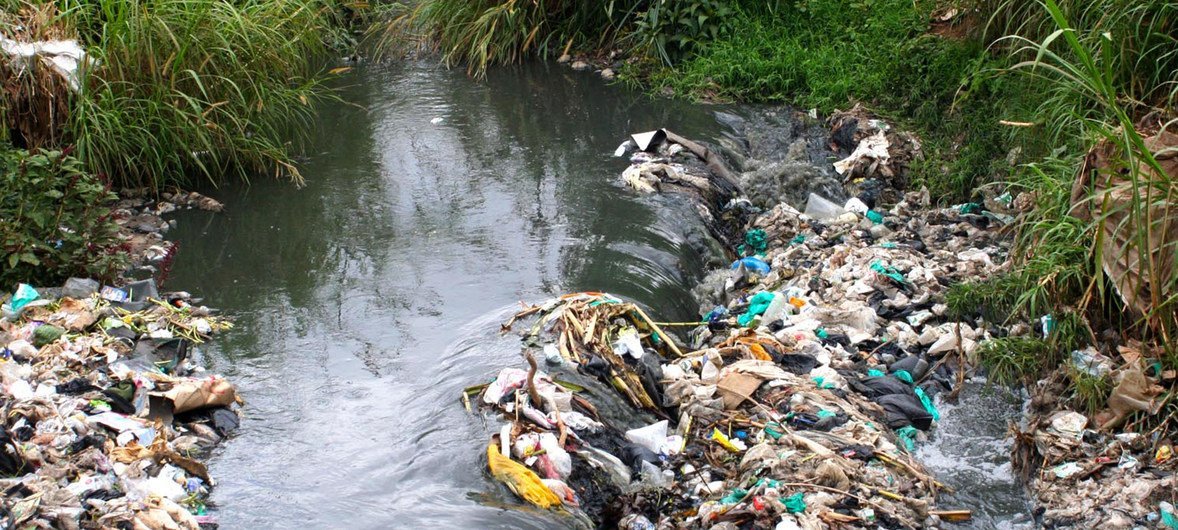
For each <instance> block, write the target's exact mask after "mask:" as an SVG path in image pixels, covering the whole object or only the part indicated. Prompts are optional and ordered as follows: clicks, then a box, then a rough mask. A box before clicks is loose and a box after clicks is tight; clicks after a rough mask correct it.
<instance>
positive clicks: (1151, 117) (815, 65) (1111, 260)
mask: <svg viewBox="0 0 1178 530" xmlns="http://www.w3.org/2000/svg"><path fill="white" fill-rule="evenodd" d="M525 4H528V5H525ZM614 8H615V6H614V3H612V2H611V3H609V4H607V5H604V6H603V5H600V4H594V3H590V2H561V3H555V2H531V3H524V2H517V1H514V0H502V1H496V0H481V1H479V2H456V1H453V0H432V1H425V2H422V3H421V5H420V7H419V8H418V9H417V10H416V11H415V12H414V14H413V15H410V16H408V17H405V18H404V19H402V22H403V23H404V24H405V25H404V26H402V27H411V28H416V29H417V30H418V34H420V35H425V36H429V37H432V38H433V42H435V43H437V45H438V46H439V47H440V48H441V50H442V51H443V53H444V54H445V57H446V59H447V60H448V61H451V62H463V61H465V62H467V64H468V65H470V68H471V70H472V71H473V72H475V73H480V72H482V71H484V70H485V68H486V67H487V65H489V64H494V63H503V62H512V61H517V60H520V59H521V58H523V57H525V56H527V55H529V54H537V55H547V56H553V55H556V54H558V53H563V52H565V51H567V50H568V49H569V48H570V47H575V48H576V49H578V50H595V51H591V52H590V54H591V55H596V56H597V57H599V58H601V57H604V56H605V53H606V52H607V51H611V50H619V49H620V50H621V51H622V52H623V55H625V56H628V59H627V60H626V65H625V66H624V68H623V70H622V73H623V78H624V79H625V80H626V81H627V82H628V83H631V84H633V85H637V86H641V87H643V88H646V89H648V90H651V91H652V92H658V93H667V92H671V93H673V94H675V95H676V96H678V97H688V98H693V99H700V100H713V101H716V100H720V101H723V100H729V101H746V102H783V103H789V104H792V105H795V106H801V107H807V108H809V107H813V108H817V109H819V110H821V111H827V112H829V111H832V110H834V109H836V108H848V107H850V106H851V105H853V104H854V103H856V102H860V103H863V104H865V105H867V106H868V107H869V108H871V109H872V110H873V111H874V112H876V113H879V114H881V115H883V116H885V117H888V118H890V119H892V120H894V121H896V122H898V123H899V124H900V126H901V127H902V128H905V129H908V130H911V131H913V132H915V133H917V135H918V136H919V137H920V139H921V142H922V146H923V154H924V158H923V159H920V160H917V161H916V162H915V163H914V166H913V168H912V169H913V174H912V175H910V181H911V182H912V184H913V185H922V184H923V185H926V186H928V187H929V188H930V190H931V191H932V193H933V195H934V196H936V197H940V198H941V200H942V201H945V202H946V203H953V202H963V201H965V200H969V199H975V198H976V196H977V192H978V190H979V189H980V188H981V187H984V186H996V187H999V188H1002V189H1005V191H1009V192H1011V193H1012V195H1019V194H1022V195H1023V197H1024V201H1023V202H1024V203H1029V205H1030V207H1029V208H1025V209H1023V213H1022V214H1021V215H1020V216H1019V217H1018V219H1017V220H1016V226H1015V234H1016V239H1015V245H1014V249H1013V255H1014V260H1015V265H1016V266H1015V267H1014V268H1012V269H1011V271H1010V272H1008V273H1006V274H1003V275H1001V276H999V277H997V278H992V279H989V280H986V281H981V282H974V283H968V284H964V285H958V286H955V287H954V288H953V289H952V290H951V291H950V292H949V293H948V296H947V299H946V302H947V304H948V306H949V308H950V311H951V312H953V313H954V314H957V315H958V316H967V315H981V316H984V317H986V318H987V319H988V320H991V321H997V322H1007V323H1014V322H1019V321H1021V322H1028V323H1035V322H1038V320H1039V318H1040V317H1042V316H1044V315H1051V316H1052V317H1053V318H1054V320H1055V329H1054V331H1052V333H1050V334H1049V335H1048V337H1047V339H1046V340H1040V339H1034V338H1027V337H1021V338H1019V337H1008V338H1001V339H998V340H995V341H993V342H990V343H988V344H985V345H983V346H982V348H981V352H980V361H981V362H982V364H984V365H985V366H987V367H988V368H989V370H990V372H991V374H992V375H993V376H994V379H995V380H996V381H1000V382H1008V383H1009V382H1015V381H1025V380H1029V379H1032V378H1034V377H1037V376H1039V375H1041V374H1043V373H1044V372H1046V371H1049V370H1052V369H1054V368H1056V367H1057V366H1059V365H1060V364H1061V363H1062V362H1064V361H1065V360H1066V359H1068V358H1069V355H1070V352H1071V351H1072V350H1075V349H1077V348H1082V347H1084V346H1087V345H1090V344H1094V343H1096V342H1097V340H1096V338H1097V337H1098V336H1105V335H1107V334H1108V333H1109V332H1113V333H1118V334H1120V335H1122V337H1124V338H1135V339H1142V340H1144V341H1146V343H1152V344H1161V345H1165V346H1166V348H1167V351H1166V353H1165V354H1164V359H1163V364H1164V365H1165V366H1166V367H1168V368H1175V367H1178V348H1176V347H1175V344H1178V341H1176V340H1175V339H1176V337H1175V333H1178V311H1175V306H1176V305H1178V294H1176V293H1178V266H1176V265H1175V263H1176V262H1178V238H1175V237H1174V236H1173V234H1172V233H1170V231H1178V207H1175V206H1172V205H1174V203H1175V198H1176V196H1175V193H1176V191H1178V190H1176V189H1175V188H1176V186H1175V183H1174V176H1175V175H1174V173H1173V171H1171V173H1167V172H1166V171H1165V169H1166V167H1165V166H1164V165H1163V164H1164V163H1165V164H1168V163H1169V162H1165V161H1167V160H1170V159H1172V157H1173V156H1174V155H1173V152H1172V149H1173V145H1171V151H1170V152H1168V153H1166V154H1160V153H1159V152H1157V151H1158V149H1159V147H1158V146H1152V147H1151V145H1150V144H1149V138H1150V137H1151V136H1152V135H1153V134H1155V133H1156V132H1157V131H1158V130H1159V129H1162V130H1165V129H1167V128H1169V129H1173V125H1174V122H1173V120H1174V119H1175V118H1176V115H1175V113H1174V100H1175V96H1176V95H1178V78H1176V77H1175V76H1176V72H1178V27H1176V24H1178V2H1174V1H1172V0H1170V1H1167V0H1143V1H1139V2H1124V1H1121V0H1095V1H1080V0H1042V1H1040V0H972V1H969V0H967V1H965V2H956V3H951V2H945V1H938V0H915V1H913V0H855V1H850V2H824V1H818V0H782V1H774V2H752V1H747V0H745V1H741V0H732V1H719V0H684V1H676V2H670V1H665V0H649V1H643V2H637V3H635V4H633V7H632V8H631V10H630V11H626V12H620V11H618V10H616V9H614ZM610 57H611V58H612V55H611V56H610ZM1094 148H1095V150H1094ZM1097 155H1098V156H1097ZM1094 157H1095V158H1094ZM1086 163H1087V164H1088V165H1085V164H1086ZM1082 168H1083V169H1084V171H1083V172H1082V171H1081V169H1082ZM1078 178H1084V179H1087V180H1083V181H1082V183H1087V184H1088V187H1087V188H1085V187H1084V186H1082V185H1081V186H1080V187H1075V186H1074V184H1075V183H1076V182H1077V179H1078ZM1109 187H1112V188H1114V190H1113V191H1112V192H1107V193H1106V192H1105V189H1107V188H1109ZM1138 256H1140V259H1138V258H1137V257H1138ZM1126 270H1129V271H1131V274H1128V275H1126V274H1124V272H1125V271H1126ZM1069 378H1070V381H1071V385H1072V391H1073V397H1074V399H1075V400H1076V403H1077V404H1078V405H1079V406H1081V407H1082V408H1084V407H1086V408H1088V409H1092V407H1095V406H1097V405H1099V404H1102V403H1103V400H1104V399H1105V397H1106V396H1107V393H1108V390H1109V387H1110V385H1109V381H1107V380H1100V379H1097V378H1093V377H1091V376H1087V375H1084V374H1077V373H1070V374H1069Z"/></svg>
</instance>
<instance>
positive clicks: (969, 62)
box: [628, 0, 1032, 202]
mask: <svg viewBox="0 0 1178 530" xmlns="http://www.w3.org/2000/svg"><path fill="white" fill-rule="evenodd" d="M934 8H935V3H934V2H929V1H918V2H915V3H914V2H912V1H911V0H878V1H874V2H796V3H791V4H785V5H780V6H779V8H778V9H776V10H773V11H766V10H755V9H744V10H741V11H740V12H739V14H738V15H737V17H736V18H737V21H736V22H734V23H733V25H734V26H735V27H738V28H740V29H739V31H732V32H729V33H727V34H725V36H724V37H722V38H719V39H716V40H714V41H712V42H710V43H705V44H702V45H700V46H698V47H697V53H696V54H695V55H694V56H692V57H689V58H687V59H686V60H684V61H682V62H680V63H679V64H677V65H675V66H673V67H670V68H661V69H658V68H656V69H655V70H654V71H653V73H651V74H649V75H648V74H647V73H646V72H647V71H648V70H649V66H642V65H640V66H639V67H638V68H635V69H630V70H629V72H628V73H629V74H630V76H629V77H630V80H631V81H632V82H635V83H636V84H639V85H641V86H647V87H650V88H655V89H664V88H668V89H670V90H672V91H673V92H674V93H676V94H678V95H681V96H686V97H689V98H695V99H709V100H737V101H768V102H788V103H790V104H792V105H795V106H800V107H804V108H817V109H819V110H820V111H824V112H829V111H832V110H834V109H836V108H848V107H850V106H851V105H852V104H853V102H856V101H859V102H864V103H866V104H868V106H870V107H871V108H872V109H873V110H875V111H877V112H879V113H881V114H883V115H884V116H886V117H888V118H890V119H892V120H894V121H898V122H900V123H901V124H902V125H903V126H904V127H905V128H908V129H913V130H915V131H917V132H918V133H919V134H920V136H921V138H922V143H923V146H924V152H925V155H926V156H925V158H924V159H923V160H921V161H918V162H917V164H916V167H915V172H914V173H915V174H914V175H913V177H914V180H915V181H916V182H915V184H917V185H920V184H925V185H928V186H929V187H930V190H931V191H932V192H933V194H934V195H935V196H939V197H946V198H947V200H950V201H955V202H962V201H965V200H968V199H969V198H970V194H971V193H972V192H973V190H974V189H975V188H976V187H977V186H978V185H980V184H983V183H986V182H990V181H993V180H995V179H996V178H997V177H1000V176H1004V175H1006V174H1008V172H1009V170H1010V168H1011V165H1010V163H1008V162H1007V157H1006V155H1007V151H1008V150H1009V143H1010V140H1011V138H1012V137H1013V135H1014V134H1016V133H1017V132H1018V131H1016V130H1012V129H1011V128H1009V127H1004V126H1002V125H1000V124H999V123H998V120H1000V119H1004V118H1005V119H1010V120H1012V121H1021V120H1022V119H1023V118H1024V117H1025V115H1026V114H1027V113H1029V112H1030V111H1031V110H1032V106H1031V104H1030V102H1028V101H1026V100H1025V99H1024V98H1022V97H1021V94H1024V93H1026V90H1025V88H1026V87H1025V81H1024V80H1022V79H1019V78H1012V77H1003V76H996V75H975V74H976V73H977V72H980V71H984V70H986V69H987V68H992V67H993V66H994V65H995V64H997V63H995V62H994V61H995V59H994V58H993V57H991V56H990V55H989V54H987V52H986V47H985V45H984V43H982V42H981V41H979V40H977V39H970V38H961V37H958V36H951V37H946V36H941V35H939V34H936V33H935V32H933V31H932V29H933V28H932V27H931V25H930V19H929V14H930V13H931V12H932V11H933V9H934Z"/></svg>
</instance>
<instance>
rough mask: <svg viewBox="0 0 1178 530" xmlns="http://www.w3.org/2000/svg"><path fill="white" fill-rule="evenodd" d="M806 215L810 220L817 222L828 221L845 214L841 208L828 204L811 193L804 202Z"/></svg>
mask: <svg viewBox="0 0 1178 530" xmlns="http://www.w3.org/2000/svg"><path fill="white" fill-rule="evenodd" d="M805 213H806V215H807V216H809V217H810V218H811V219H814V220H817V221H829V220H831V219H834V218H836V217H838V216H840V215H842V214H844V213H847V211H846V210H844V209H843V208H842V207H841V206H839V205H837V204H835V203H833V202H830V201H829V200H827V199H826V198H825V197H823V196H821V195H818V194H817V193H811V194H810V198H809V199H808V200H807V201H806V212H805Z"/></svg>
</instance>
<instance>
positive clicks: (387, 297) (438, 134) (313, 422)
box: [166, 63, 1025, 529]
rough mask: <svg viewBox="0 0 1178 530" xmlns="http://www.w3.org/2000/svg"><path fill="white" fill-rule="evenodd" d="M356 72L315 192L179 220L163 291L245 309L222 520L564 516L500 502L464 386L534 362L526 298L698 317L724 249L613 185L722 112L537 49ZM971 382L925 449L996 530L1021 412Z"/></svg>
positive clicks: (686, 211) (272, 194) (330, 128)
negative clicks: (476, 74)
mask: <svg viewBox="0 0 1178 530" xmlns="http://www.w3.org/2000/svg"><path fill="white" fill-rule="evenodd" d="M348 83H349V86H348V87H347V88H346V89H345V93H344V96H345V99H346V100H347V101H349V102H350V104H349V105H342V104H341V105H335V106H332V107H330V108H328V109H326V110H325V111H324V113H323V118H322V120H321V123H320V124H319V126H318V129H317V130H316V131H314V133H313V141H312V146H313V148H312V149H311V150H310V153H311V155H310V156H309V158H308V160H306V161H305V163H303V164H302V171H303V173H304V175H305V176H306V179H307V185H306V187H305V188H302V189H296V188H294V187H293V186H290V185H288V184H285V183H281V182H272V181H269V180H264V179H261V180H257V181H255V182H254V183H253V184H252V186H248V187H245V186H240V187H233V188H229V189H224V190H221V191H219V192H217V193H218V195H219V196H221V197H224V198H227V199H228V200H227V203H228V209H227V210H226V211H225V212H224V213H221V214H215V215H214V214H207V213H203V212H195V211H192V212H184V213H182V214H181V215H180V216H179V227H178V228H177V229H175V230H174V231H173V232H172V233H171V234H170V237H171V238H172V239H174V240H176V241H177V242H179V244H180V256H179V259H178V260H177V262H176V266H175V268H174V270H173V271H172V274H171V277H170V279H169V280H168V284H167V286H166V287H168V288H173V289H185V290H188V291H191V292H193V293H194V294H195V295H197V296H203V297H207V298H208V300H209V301H210V303H212V304H213V305H215V306H216V307H218V308H221V309H222V310H223V311H224V313H225V314H227V315H229V316H232V317H233V318H234V319H235V322H236V325H237V327H236V329H235V330H233V331H232V332H229V333H227V334H225V335H223V336H221V337H220V338H218V339H217V340H216V341H215V342H214V343H212V344H210V345H208V346H206V347H204V348H202V353H203V362H204V363H205V365H206V366H207V367H208V368H209V369H211V370H213V371H216V372H220V373H223V374H225V375H226V376H228V377H229V378H230V379H231V380H233V381H234V382H235V383H237V384H238V386H239V390H240V393H241V394H242V395H243V396H245V398H246V400H247V403H246V406H245V408H244V412H245V419H244V422H243V425H242V429H241V430H240V431H239V433H238V434H237V435H236V436H235V438H234V439H233V440H231V441H229V442H228V443H226V444H224V445H223V446H222V447H221V448H220V449H218V452H217V453H216V455H215V456H214V458H213V459H212V461H211V468H212V469H211V471H212V474H213V476H214V477H215V478H216V479H217V480H218V486H217V489H216V490H215V492H214V495H213V500H214V501H215V502H216V504H217V509H216V514H217V516H218V517H219V519H220V521H221V523H222V528H225V529H245V528H328V527H345V526H346V527H348V528H389V527H402V526H410V525H428V526H430V527H436V528H491V527H510V528H531V527H534V528H548V527H552V526H559V525H561V524H562V523H563V521H561V520H560V519H554V518H553V517H552V516H549V515H546V514H541V513H536V512H529V511H523V510H519V509H504V506H508V505H510V506H517V505H518V504H517V503H516V501H515V500H514V499H512V498H511V496H510V494H505V493H504V490H503V489H502V488H501V487H499V486H497V485H495V484H493V483H491V482H490V481H489V479H488V478H487V477H486V475H485V473H484V471H483V463H482V462H481V460H480V457H481V453H482V447H483V444H484V443H485V440H487V439H488V437H489V435H490V433H491V432H492V431H493V430H494V429H495V427H496V426H495V425H493V424H492V425H484V424H483V422H482V420H481V419H480V417H479V416H471V415H469V414H467V413H466V412H465V411H464V410H463V408H462V406H461V405H460V404H459V402H458V395H459V391H460V390H461V389H462V388H463V387H465V386H468V385H471V384H475V383H478V382H482V381H484V380H486V379H487V378H489V377H491V376H492V375H493V374H494V373H495V372H497V371H498V370H499V368H501V367H503V366H509V365H510V366H518V365H519V364H520V358H519V347H518V346H519V345H518V340H517V338H516V337H514V336H510V335H509V336H500V334H499V324H500V323H501V322H502V321H503V320H505V319H506V318H507V317H508V316H509V315H510V314H511V313H512V312H513V310H514V308H516V307H518V301H520V300H524V301H538V300H541V299H544V298H546V297H548V296H551V295H555V294H560V293H564V292H569V291H577V290H606V291H609V292H612V293H614V294H618V295H621V296H625V297H628V298H630V299H633V300H636V301H638V302H639V303H642V304H644V305H646V306H647V307H648V308H650V309H651V310H652V311H654V312H655V313H657V314H658V315H661V317H662V318H664V319H667V320H680V319H690V318H695V317H696V316H697V315H696V314H695V312H694V311H695V304H694V302H693V301H692V300H691V299H690V295H689V289H690V287H691V286H692V285H693V284H694V283H695V281H696V280H697V279H698V277H699V275H700V274H701V273H702V272H704V270H705V269H706V268H707V266H708V265H709V263H715V260H717V259H718V252H717V251H716V250H715V248H714V246H713V245H711V244H710V243H709V242H708V240H707V238H706V237H705V235H704V231H703V229H702V227H701V226H700V224H699V222H698V220H697V219H696V218H695V216H694V214H693V213H692V211H691V209H690V208H689V207H687V205H686V204H685V203H683V202H681V201H679V200H678V199H676V198H674V197H660V196H637V195H635V194H633V193H632V192H630V191H629V190H627V189H625V188H623V187H621V186H620V185H619V179H618V175H619V174H620V172H621V170H622V169H624V167H625V164H626V162H625V161H623V160H620V159H614V158H612V157H611V156H610V155H611V153H612V151H613V149H614V147H615V146H616V145H617V144H618V142H619V141H620V140H621V139H623V138H624V136H625V135H626V134H627V133H628V132H636V131H643V130H649V129H653V128H656V127H663V126H665V127H669V128H671V129H673V130H675V131H677V132H679V133H681V134H683V135H686V136H688V137H696V138H702V139H711V138H715V137H717V136H718V135H719V134H721V129H722V127H721V126H720V125H719V124H718V123H717V122H716V120H715V117H714V112H715V110H716V109H715V108H710V107H705V106H698V105H690V104H686V103H682V102H673V101H665V100H652V99H650V98H648V97H646V96H644V95H642V94H638V93H635V92H631V91H627V90H624V89H621V88H619V87H607V86H605V84H604V83H603V82H602V81H601V80H600V79H597V78H596V77H595V76H592V75H591V74H588V73H574V72H570V71H569V70H567V69H564V68H560V67H557V66H555V65H552V66H548V65H542V64H536V65H529V66H524V67H519V68H511V69H501V70H496V71H493V72H491V74H490V76H489V78H488V79H487V80H485V81H483V82H475V81H472V80H470V79H468V78H467V77H466V76H465V75H464V74H463V73H462V72H461V71H449V70H446V69H443V68H440V67H436V66H432V65H427V64H413V63H410V64H402V65H396V66H387V67H368V68H360V69H357V70H356V71H355V73H354V75H353V76H352V77H350V79H349V80H348ZM969 399H972V398H969ZM969 399H967V400H966V402H965V403H964V404H963V405H962V406H961V407H959V409H954V410H953V411H951V412H949V414H948V415H947V416H948V418H947V420H946V421H945V422H944V423H943V424H942V426H941V427H940V428H939V430H940V432H939V434H938V436H937V437H936V438H935V440H934V441H933V442H931V444H930V446H929V447H928V448H926V449H925V450H924V453H926V455H927V456H929V457H930V460H932V461H938V458H941V459H943V460H945V461H948V462H952V465H951V466H945V467H947V468H946V469H940V468H938V469H939V471H943V472H944V473H943V474H944V475H946V476H948V477H949V478H948V479H947V480H948V481H949V482H950V483H952V485H954V486H956V487H958V489H959V493H958V495H957V496H956V497H954V498H953V500H954V501H955V502H954V504H955V506H962V507H970V508H974V509H975V510H977V511H978V512H979V516H981V520H980V522H979V525H978V527H989V526H992V524H996V523H997V522H1001V521H1009V520H1011V519H1012V514H1016V513H1018V512H1020V511H1023V510H1025V504H1024V503H1023V502H1022V500H1021V497H1020V496H1019V493H1018V490H1017V488H1015V487H1014V485H1013V484H1012V483H1011V481H1010V477H1009V473H1008V472H1006V473H1003V472H1002V471H1001V469H1000V466H1001V464H1000V463H997V462H1001V460H1002V459H1003V458H1004V456H1005V455H1004V454H1002V451H1001V443H1002V436H1003V434H1004V431H1005V424H1006V420H1007V419H1008V417H1013V415H1015V414H1017V407H1008V408H1007V409H1000V408H999V409H996V408H995V407H992V406H985V405H983V406H980V407H975V409H977V410H975V411H974V412H969V410H971V409H969V403H971V401H969ZM960 409H965V410H960ZM995 410H997V411H999V412H998V413H995ZM1002 410H1009V414H1005V413H1002V412H1001V411H1002ZM970 447H974V448H977V449H976V451H977V453H976V454H978V455H981V456H978V457H977V458H973V460H971V459H970V458H968V457H967V456H966V454H965V453H961V451H963V450H965V449H963V448H970ZM937 448H940V449H939V451H940V452H936V451H938V449H937ZM969 454H971V455H972V454H975V453H974V452H970V453H969ZM993 466H999V468H993ZM969 469H978V470H981V471H980V472H978V473H971V472H969ZM995 470H996V471H995ZM991 471H994V472H991Z"/></svg>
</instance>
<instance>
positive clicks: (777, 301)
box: [761, 293, 789, 324]
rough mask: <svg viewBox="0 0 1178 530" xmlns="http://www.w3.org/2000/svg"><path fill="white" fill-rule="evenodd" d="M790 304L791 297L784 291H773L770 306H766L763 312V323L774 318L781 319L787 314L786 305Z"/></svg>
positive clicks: (767, 322)
mask: <svg viewBox="0 0 1178 530" xmlns="http://www.w3.org/2000/svg"><path fill="white" fill-rule="evenodd" d="M788 305H789V297H787V296H785V295H784V294H782V293H773V301H772V302H769V307H767V308H765V312H764V313H763V314H761V324H769V323H770V322H773V321H774V320H780V319H782V318H784V317H785V316H786V312H785V311H786V306H788Z"/></svg>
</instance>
